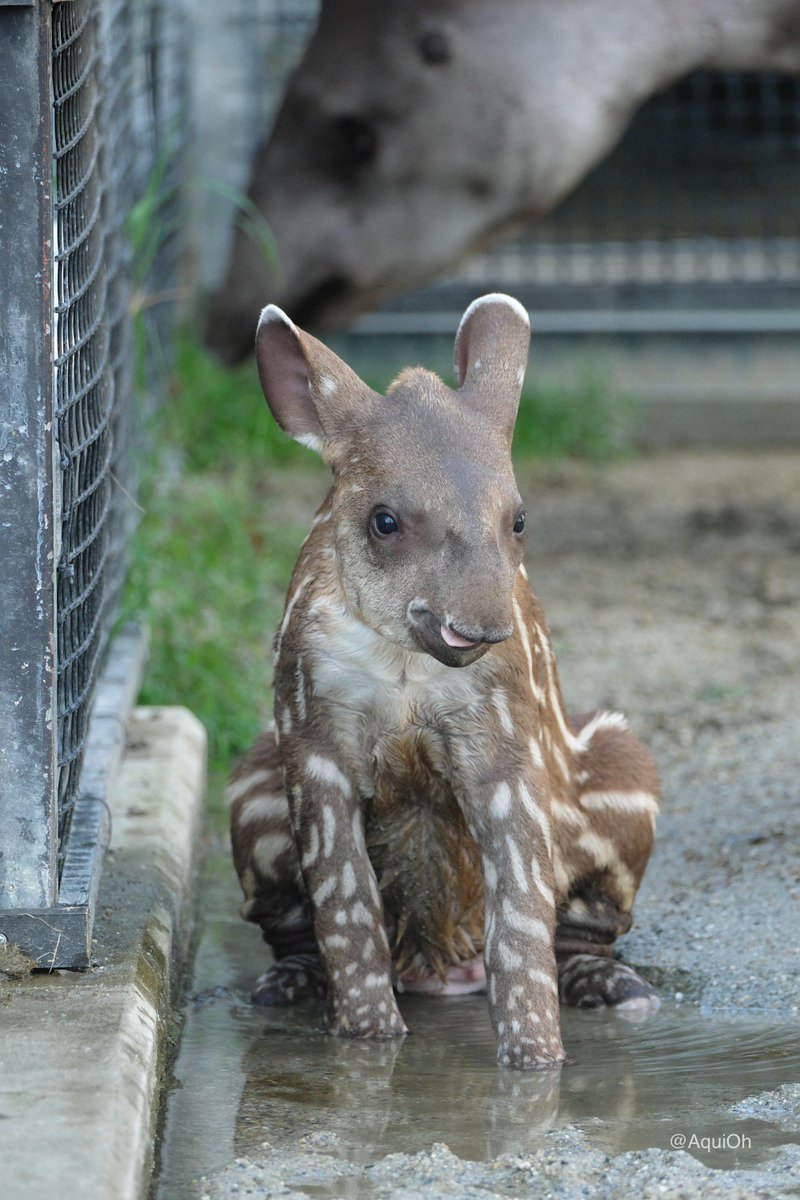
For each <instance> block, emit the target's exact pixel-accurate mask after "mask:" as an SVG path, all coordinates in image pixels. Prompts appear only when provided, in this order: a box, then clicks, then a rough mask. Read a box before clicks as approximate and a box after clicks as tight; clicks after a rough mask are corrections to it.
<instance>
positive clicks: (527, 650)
mask: <svg viewBox="0 0 800 1200" xmlns="http://www.w3.org/2000/svg"><path fill="white" fill-rule="evenodd" d="M512 604H513V607H514V620H515V623H516V626H517V629H518V630H519V636H520V641H521V642H522V650H523V653H524V654H525V661H526V663H527V664H528V682H529V684H530V687H531V692H532V693H533V698H534V700H536V701H537V702H538V703H542V702H543V701H544V692H543V691H542V689H541V688H540V687H539V685H538V683H537V682H536V680H535V679H534V677H533V656H532V654H531V643H530V639H529V638H528V630H527V629H526V628H525V621H524V619H523V616H522V609H521V608H520V606H519V601H518V600H513V601H512Z"/></svg>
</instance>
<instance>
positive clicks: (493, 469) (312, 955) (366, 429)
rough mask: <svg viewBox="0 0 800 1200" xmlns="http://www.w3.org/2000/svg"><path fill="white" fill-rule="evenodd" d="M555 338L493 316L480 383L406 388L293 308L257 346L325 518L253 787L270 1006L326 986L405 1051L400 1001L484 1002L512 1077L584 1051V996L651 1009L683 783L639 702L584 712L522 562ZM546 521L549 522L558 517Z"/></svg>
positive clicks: (473, 329) (238, 829)
mask: <svg viewBox="0 0 800 1200" xmlns="http://www.w3.org/2000/svg"><path fill="white" fill-rule="evenodd" d="M529 338H530V327H529V323H528V318H527V314H526V313H525V311H524V309H522V307H521V306H520V305H519V304H518V303H517V302H516V301H515V300H513V299H511V298H510V297H508V296H502V295H491V296H484V297H482V298H481V299H479V300H476V301H475V302H474V303H473V304H472V305H471V306H470V307H469V308H468V309H467V311H466V313H465V314H464V317H463V319H462V321H461V325H460V327H459V330H458V334H457V337H456V342H455V373H456V381H457V386H456V389H455V390H451V389H450V388H449V387H447V386H446V385H445V384H444V383H443V382H442V381H441V380H440V379H439V378H438V377H437V376H436V375H434V374H432V373H431V372H429V371H426V370H423V369H422V368H416V367H415V368H412V369H408V370H406V371H404V372H403V373H402V374H401V375H400V376H399V377H398V378H397V379H396V380H395V381H394V383H393V384H392V385H391V387H390V388H389V390H388V392H387V394H386V395H385V396H381V395H378V394H376V393H375V392H374V391H372V390H371V389H370V388H369V387H367V385H366V384H365V383H363V382H362V381H361V379H359V378H358V376H357V375H356V374H355V373H354V372H353V371H351V370H350V368H349V367H347V366H346V365H345V364H344V363H343V362H342V361H341V360H340V359H339V358H338V357H337V356H336V355H335V354H334V353H333V352H332V351H331V350H329V349H328V348H327V347H325V346H324V345H323V344H322V343H320V342H319V341H317V340H316V339H315V338H313V337H311V336H310V335H309V334H307V333H305V332H304V331H303V330H301V329H299V328H297V327H296V326H295V325H294V324H293V323H292V322H291V321H290V320H289V318H288V317H287V316H286V315H285V314H284V313H282V312H281V311H280V309H277V308H275V307H268V308H265V309H264V311H263V313H262V314H261V321H260V323H259V326H258V333H257V340H256V353H257V359H258V367H259V372H260V377H261V382H262V385H263V388H264V392H265V395H266V398H267V401H268V403H269V406H270V408H271V410H272V413H273V414H274V416H275V419H276V420H277V422H278V424H279V425H280V426H281V427H282V428H283V429H284V430H285V431H286V432H287V433H289V434H291V436H292V437H294V438H296V439H297V440H298V441H299V442H302V443H303V444H304V445H307V446H309V447H311V448H312V449H314V450H316V451H318V452H319V453H320V454H321V455H322V457H323V459H324V460H325V462H326V463H327V464H328V465H329V467H330V468H331V471H332V473H333V479H334V483H333V487H332V489H331V491H330V492H329V494H328V496H327V497H326V499H325V500H324V502H323V504H322V506H321V507H320V509H319V511H318V512H317V515H316V517H315V518H314V522H313V525H312V528H311V531H310V533H309V535H308V537H307V538H306V541H305V543H304V544H303V547H302V550H301V552H300V557H299V559H298V561H297V565H296V567H295V570H294V573H293V575H292V579H291V583H290V586H289V592H288V598H287V602H286V609H285V612H284V616H283V620H282V623H281V626H280V629H279V631H278V634H277V636H276V640H275V658H274V664H275V723H274V727H272V728H271V729H270V730H268V732H266V733H265V734H264V735H263V736H262V737H261V738H260V739H259V740H258V741H257V742H256V744H255V745H254V747H253V748H252V750H251V751H250V752H249V753H248V754H247V756H246V757H245V759H244V760H243V762H242V763H241V764H240V765H239V766H238V768H237V769H236V770H235V771H234V773H233V776H232V779H231V783H230V788H229V797H230V801H231V821H232V833H233V849H234V857H235V862H236V867H237V870H238V873H239V878H240V880H241V884H242V888H243V890H244V896H245V900H244V905H243V908H242V912H243V915H244V916H245V917H246V918H247V919H248V920H250V921H253V922H255V923H256V924H258V925H260V927H261V929H262V931H263V934H264V938H265V940H266V941H267V943H268V944H269V946H270V948H271V950H272V954H273V956H274V962H273V965H271V966H270V967H269V969H268V970H267V971H266V973H265V974H264V975H263V976H262V977H261V978H260V979H259V981H258V983H257V985H256V989H255V992H254V999H255V1000H256V1001H257V1002H260V1003H263V1004H290V1003H295V1002H297V1001H299V1000H302V999H304V998H306V997H309V996H313V995H319V996H322V995H325V996H327V1004H328V1013H329V1022H330V1029H331V1032H332V1033H334V1034H338V1035H341V1036H349V1037H362V1038H366V1037H374V1038H388V1037H397V1036H401V1035H403V1034H404V1033H405V1032H406V1026H405V1024H404V1022H403V1018H402V1016H401V1015H400V1012H399V1010H398V1007H397V1002H396V999H395V988H397V989H398V990H403V989H407V990H417V991H425V992H431V993H444V994H447V993H453V992H460V991H469V990H476V989H478V988H484V987H485V988H486V991H487V993H488V1002H489V1010H490V1014H491V1019H492V1023H493V1026H494V1029H495V1032H496V1034H497V1043H498V1059H499V1061H500V1063H502V1064H504V1065H506V1066H512V1067H519V1068H523V1069H525V1068H527V1069H533V1068H542V1067H549V1066H557V1065H558V1064H559V1063H561V1062H562V1061H563V1059H564V1050H563V1047H562V1042H561V1035H560V1027H559V999H560V1000H561V1002H563V1003H565V1004H572V1005H577V1006H580V1007H596V1006H601V1005H607V1006H625V1007H628V1008H630V1007H642V1008H650V1007H655V1006H657V1004H658V999H657V997H656V995H655V993H654V991H653V990H652V988H651V987H650V986H649V984H647V983H646V982H645V981H644V980H643V979H641V978H639V976H638V975H636V974H635V972H634V971H633V970H631V968H630V967H627V966H625V965H624V964H623V963H621V962H619V961H618V960H617V959H616V958H615V957H614V956H613V947H614V942H615V939H616V938H617V937H618V935H619V934H621V933H624V932H625V931H626V930H627V929H629V927H630V925H631V910H632V906H633V902H634V898H635V896H636V892H637V889H638V888H639V884H640V882H641V879H642V875H643V872H644V869H645V866H646V864H647V861H648V857H649V855H650V850H651V846H652V841H653V830H654V822H655V814H656V810H657V798H658V780H657V775H656V771H655V768H654V766H653V763H652V760H651V758H650V755H649V754H648V752H647V750H646V749H645V748H644V746H643V745H642V744H641V743H640V742H639V741H638V740H637V738H636V737H635V736H634V735H633V733H632V732H631V731H630V729H629V728H628V725H627V723H626V721H625V719H624V718H623V717H622V716H620V715H619V714H618V713H611V712H595V713H592V714H589V715H586V716H583V717H581V718H579V719H575V720H573V719H571V718H570V716H569V715H568V713H567V710H566V709H565V706H564V703H563V700H562V696H561V690H560V687H559V681H558V673H557V669H556V661H555V657H554V654H553V650H552V647H551V644H550V637H549V632H548V626H547V622H546V619H545V616H544V613H543V611H542V608H541V606H540V604H539V602H538V600H537V599H536V596H535V595H534V594H533V591H532V590H531V587H530V585H529V583H528V579H527V575H526V572H525V568H524V566H523V562H522V559H523V543H524V531H525V525H526V521H527V520H528V517H527V514H526V512H525V508H524V505H523V502H522V499H521V497H520V494H519V491H518V489H517V485H516V482H515V479H514V473H513V470H512V464H511V454H510V447H511V437H512V433H513V429H514V423H515V419H516V413H517V407H518V404H519V397H520V391H521V387H522V382H523V377H524V372H525V365H526V362H527V354H528V343H529ZM532 516H533V518H534V520H535V514H532Z"/></svg>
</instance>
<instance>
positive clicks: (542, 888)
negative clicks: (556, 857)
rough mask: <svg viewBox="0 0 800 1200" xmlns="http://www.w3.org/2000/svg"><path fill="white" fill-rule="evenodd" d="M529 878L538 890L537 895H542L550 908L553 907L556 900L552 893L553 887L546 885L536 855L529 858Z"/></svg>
mask: <svg viewBox="0 0 800 1200" xmlns="http://www.w3.org/2000/svg"><path fill="white" fill-rule="evenodd" d="M531 878H532V879H533V886H534V887H535V888H536V890H537V891H538V892H539V895H540V896H541V897H542V899H543V900H544V901H545V902H546V903H547V904H548V905H549V906H550V908H555V903H556V902H555V897H554V895H553V889H552V888H551V887H548V885H547V884H546V883H545V881H544V876H543V875H542V868H541V867H540V865H539V860H538V858H536V857H534V858H532V859H531Z"/></svg>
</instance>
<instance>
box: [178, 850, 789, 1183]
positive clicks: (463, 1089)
mask: <svg viewBox="0 0 800 1200" xmlns="http://www.w3.org/2000/svg"><path fill="white" fill-rule="evenodd" d="M205 897H206V901H205V902H206V916H205V924H204V930H203V932H202V937H201V941H200V947H199V951H198V957H197V962H196V965H195V977H194V983H193V990H194V992H195V994H197V993H198V992H200V993H202V991H203V989H209V991H208V994H207V995H206V996H205V1000H206V1001H207V1002H200V1003H198V1002H196V1003H194V1004H192V1005H190V1006H189V1007H188V1010H187V1017H186V1026H185V1030H184V1037H183V1041H182V1045H181V1050H180V1055H179V1058H178V1062H177V1064H176V1068H175V1074H176V1080H177V1087H176V1088H175V1090H173V1091H172V1093H171V1095H170V1097H169V1099H168V1105H167V1120H166V1124H165V1130H164V1138H163V1145H162V1157H161V1174H160V1177H159V1185H158V1187H157V1189H156V1196H157V1197H158V1198H159V1200H183V1198H184V1197H189V1196H193V1195H195V1192H194V1190H193V1188H192V1184H191V1181H192V1180H193V1179H197V1178H198V1177H199V1176H200V1175H202V1174H205V1173H208V1172H211V1171H213V1170H215V1169H218V1168H219V1167H221V1166H223V1165H225V1164H226V1163H227V1162H229V1161H230V1160H231V1159H233V1158H234V1157H236V1156H238V1155H244V1154H252V1155H258V1154H259V1153H263V1150H262V1146H263V1143H264V1142H265V1140H266V1141H268V1142H269V1143H270V1144H271V1145H273V1146H276V1145H279V1144H281V1143H282V1142H288V1141H294V1140H295V1139H297V1138H298V1137H301V1136H303V1135H305V1134H308V1133H311V1132H315V1131H332V1132H334V1133H336V1134H338V1135H339V1138H340V1143H339V1146H340V1148H341V1150H340V1152H341V1154H342V1155H347V1156H348V1157H349V1158H351V1159H353V1160H355V1161H360V1162H369V1161H373V1160H374V1159H376V1158H379V1157H381V1156H382V1155H384V1154H387V1153H391V1152H395V1151H402V1152H405V1153H414V1152H416V1151H419V1150H427V1149H429V1148H430V1147H431V1145H432V1144H433V1143H434V1142H444V1143H446V1144H447V1145H448V1146H449V1147H450V1149H451V1150H452V1151H453V1152H454V1153H456V1154H458V1155H460V1156H461V1157H462V1158H471V1159H491V1158H494V1157H496V1156H498V1155H500V1154H503V1153H506V1152H515V1153H516V1152H523V1153H524V1152H526V1151H530V1150H534V1149H536V1148H537V1147H538V1146H539V1145H540V1144H541V1141H542V1138H543V1136H544V1135H545V1134H546V1133H547V1131H548V1130H550V1129H553V1128H560V1127H561V1126H563V1125H567V1124H571V1125H576V1126H578V1127H579V1128H581V1129H583V1130H584V1131H585V1132H586V1133H587V1135H588V1136H589V1138H590V1140H591V1142H592V1143H593V1144H594V1145H596V1146H597V1147H598V1148H600V1149H603V1150H606V1151H608V1152H613V1153H619V1152H622V1151H625V1150H632V1149H640V1148H644V1147H647V1146H656V1147H661V1148H667V1147H668V1146H669V1144H670V1137H671V1135H672V1134H673V1133H685V1134H689V1133H691V1132H694V1133H695V1134H696V1135H697V1137H698V1138H702V1137H718V1136H719V1134H720V1133H724V1132H735V1133H739V1134H744V1135H747V1136H749V1137H750V1139H751V1146H750V1148H749V1149H748V1148H747V1147H746V1146H744V1147H742V1148H740V1149H739V1150H738V1151H732V1150H730V1149H726V1150H724V1151H716V1152H715V1151H713V1150H712V1151H710V1152H707V1153H701V1152H699V1151H696V1152H695V1153H696V1156H697V1157H699V1158H701V1159H702V1160H703V1161H704V1162H706V1163H707V1164H708V1165H711V1166H717V1167H727V1168H730V1167H734V1166H737V1165H742V1166H744V1165H749V1164H752V1163H754V1162H758V1161H760V1160H762V1159H763V1158H765V1157H766V1155H767V1153H768V1151H769V1150H770V1148H771V1147H774V1146H777V1145H780V1144H782V1143H785V1142H788V1141H793V1140H794V1141H797V1140H800V1139H798V1137H797V1136H796V1135H791V1134H787V1133H785V1132H782V1131H780V1130H779V1129H777V1128H775V1127H773V1126H770V1125H768V1124H765V1123H762V1122H756V1121H738V1120H735V1119H734V1118H733V1117H731V1116H730V1114H729V1112H728V1110H729V1107H730V1106H731V1105H732V1104H734V1103H736V1102H737V1101H738V1100H741V1099H742V1098H744V1097H745V1096H749V1095H752V1094H754V1093H756V1092H760V1091H764V1090H767V1089H773V1088H776V1087H778V1086H779V1085H780V1084H781V1083H784V1082H790V1081H795V1080H797V1079H800V1025H798V1022H797V1021H794V1022H792V1023H789V1022H777V1021H774V1020H773V1021H770V1020H765V1019H761V1018H758V1017H746V1018H745V1017H737V1018H725V1017H709V1016H702V1015H701V1014H700V1013H698V1012H697V1010H696V1009H694V1008H693V1007H692V1006H690V1005H684V1006H677V1005H675V1004H665V1005H664V1007H663V1008H662V1009H661V1011H660V1012H658V1013H656V1014H654V1015H653V1016H651V1017H650V1018H649V1019H648V1020H647V1021H646V1022H644V1023H642V1024H635V1023H632V1022H629V1021H625V1020H623V1019H621V1018H620V1017H619V1016H616V1015H614V1014H613V1013H608V1012H594V1013H591V1012H590V1013H586V1012H575V1011H570V1010H562V1020H563V1034H564V1044H565V1046H566V1047H567V1051H568V1053H569V1055H570V1056H571V1058H572V1060H573V1061H572V1063H571V1065H568V1066H565V1067H564V1068H563V1069H562V1070H561V1071H557V1072H546V1073H538V1072H532V1073H520V1072H514V1071H508V1070H504V1069H501V1068H499V1067H497V1066H496V1065H495V1057H494V1056H495V1041H494V1035H493V1033H492V1030H491V1026H490V1024H489V1018H488V1013H487V1009H486V1000H485V997H483V996H465V997H460V998H452V999H449V1000H438V1001H437V1000H435V999H430V998H424V997H412V996H405V997H402V998H401V1001H400V1005H401V1009H402V1011H403V1014H404V1016H405V1018H406V1021H407V1023H408V1025H409V1027H410V1028H411V1030H412V1034H411V1036H409V1037H408V1038H407V1039H406V1040H405V1041H403V1042H397V1041H394V1042H383V1043H365V1042H348V1041H341V1040H338V1039H334V1038H331V1037H329V1036H328V1035H327V1034H326V1033H325V1031H324V1025H323V1016H324V1013H323V1008H322V1006H321V1005H316V1006H314V1005H312V1006H308V1007H304V1008H300V1009H294V1010H292V1009H288V1010H279V1009H274V1010H268V1009H258V1008H254V1007H253V1006H251V1005H250V1004H249V1002H248V1001H247V999H246V996H247V990H248V988H249V985H250V983H251V982H252V979H253V977H254V975H255V974H256V973H257V972H258V970H260V969H261V963H262V956H263V950H262V949H261V947H260V945H259V942H258V939H257V937H254V932H255V931H254V930H252V929H250V928H248V927H247V926H245V925H244V923H243V922H239V920H238V918H237V917H236V905H237V902H238V897H237V894H236V888H235V883H234V880H233V875H232V871H231V869H230V866H229V862H228V859H227V857H223V856H220V857H219V858H215V859H212V860H211V862H210V863H209V864H208V867H207V877H206V888H205Z"/></svg>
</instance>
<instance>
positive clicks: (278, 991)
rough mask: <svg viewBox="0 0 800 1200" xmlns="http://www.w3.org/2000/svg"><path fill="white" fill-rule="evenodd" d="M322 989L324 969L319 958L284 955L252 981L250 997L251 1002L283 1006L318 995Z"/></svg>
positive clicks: (321, 992) (324, 987) (314, 998)
mask: <svg viewBox="0 0 800 1200" xmlns="http://www.w3.org/2000/svg"><path fill="white" fill-rule="evenodd" d="M326 990H327V986H326V981H325V972H324V970H323V968H322V963H321V962H319V960H316V961H315V960H313V959H310V958H309V957H308V956H306V957H303V958H284V959H281V961H280V962H277V963H275V965H274V966H273V967H270V969H269V970H268V971H266V972H265V973H264V974H263V975H262V976H261V977H260V978H259V979H258V980H257V981H256V986H255V987H254V988H253V991H252V992H251V993H250V999H251V1000H252V1002H253V1004H263V1005H265V1006H267V1007H273V1006H274V1007H282V1006H284V1007H285V1006H287V1005H289V1004H302V1003H303V1001H304V1000H319V999H322V998H323V997H324V996H325V992H326Z"/></svg>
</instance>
